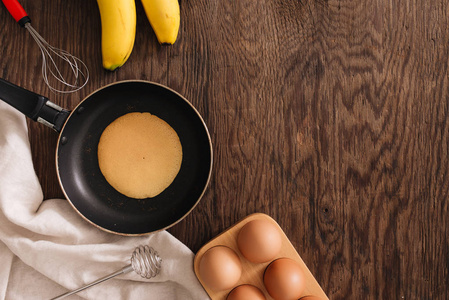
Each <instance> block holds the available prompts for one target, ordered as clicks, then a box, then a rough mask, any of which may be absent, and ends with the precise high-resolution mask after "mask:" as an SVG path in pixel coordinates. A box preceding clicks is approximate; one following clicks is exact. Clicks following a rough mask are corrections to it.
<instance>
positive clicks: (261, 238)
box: [237, 220, 282, 263]
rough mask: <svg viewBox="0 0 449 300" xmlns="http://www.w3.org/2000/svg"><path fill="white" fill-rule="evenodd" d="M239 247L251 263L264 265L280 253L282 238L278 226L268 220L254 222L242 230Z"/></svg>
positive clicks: (238, 237) (247, 224)
mask: <svg viewBox="0 0 449 300" xmlns="http://www.w3.org/2000/svg"><path fill="white" fill-rule="evenodd" d="M237 245H238V247H239V250H240V252H241V253H242V255H243V256H244V257H245V258H246V259H248V260H249V261H250V262H253V263H263V262H267V261H270V260H272V259H273V258H274V257H275V256H276V255H277V254H278V253H279V251H280V250H281V247H282V237H281V233H280V232H279V229H278V227H277V226H276V224H274V223H272V222H270V221H267V220H253V221H250V222H248V223H246V224H245V225H244V226H243V227H242V229H240V232H239V234H238V236H237Z"/></svg>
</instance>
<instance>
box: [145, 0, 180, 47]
mask: <svg viewBox="0 0 449 300" xmlns="http://www.w3.org/2000/svg"><path fill="white" fill-rule="evenodd" d="M141 1H142V5H143V8H144V10H145V13H146V15H147V18H148V20H149V21H150V24H151V27H152V28H153V30H154V33H155V34H156V37H157V39H158V41H159V43H160V44H174V43H175V41H176V38H177V37H178V31H179V23H180V18H181V17H180V13H179V3H178V0H141Z"/></svg>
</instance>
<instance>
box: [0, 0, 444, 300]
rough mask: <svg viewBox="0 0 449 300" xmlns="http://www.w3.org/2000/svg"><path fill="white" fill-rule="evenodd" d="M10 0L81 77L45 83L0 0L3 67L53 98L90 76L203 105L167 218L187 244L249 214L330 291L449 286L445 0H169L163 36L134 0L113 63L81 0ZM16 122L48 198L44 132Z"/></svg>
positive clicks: (377, 294)
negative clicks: (196, 180) (132, 36)
mask: <svg viewBox="0 0 449 300" xmlns="http://www.w3.org/2000/svg"><path fill="white" fill-rule="evenodd" d="M21 2H22V4H23V6H24V7H25V9H26V10H27V11H28V13H29V14H30V17H31V18H32V20H33V25H34V27H35V28H36V29H37V30H38V31H39V32H40V33H41V34H42V35H43V36H44V37H45V38H46V39H47V40H48V41H49V42H50V44H52V45H54V46H58V47H61V48H64V49H67V50H68V51H69V52H71V53H73V54H75V55H77V56H79V57H81V58H82V59H83V60H84V61H85V62H86V64H87V65H88V67H89V68H90V72H91V79H90V81H89V83H88V84H87V86H86V87H85V88H84V89H83V90H82V91H80V92H78V93H75V94H71V95H55V94H52V93H51V92H50V91H49V90H48V88H47V87H46V86H45V85H44V84H43V82H42V79H41V74H40V68H41V58H40V53H39V50H38V48H37V46H36V44H35V43H34V41H33V40H32V39H31V37H30V36H29V34H28V33H27V32H26V31H25V30H23V29H22V28H20V27H19V26H18V25H17V24H15V22H14V21H13V19H12V18H11V17H10V16H9V15H8V13H7V11H6V9H5V8H4V6H3V5H0V20H1V26H2V30H1V31H0V43H1V48H2V55H1V58H0V71H1V73H0V76H1V77H2V78H4V79H6V80H9V81H11V82H14V83H16V84H18V85H20V86H23V87H24V88H27V89H31V90H33V91H35V92H37V93H40V94H43V95H46V96H48V97H49V98H50V99H51V100H52V101H53V102H55V103H57V104H59V105H60V106H63V107H66V108H68V109H71V108H73V107H74V106H75V105H76V104H77V103H78V102H79V101H80V100H81V99H83V98H84V97H85V96H87V95H88V94H90V93H91V92H92V91H94V90H96V89H97V88H99V87H101V86H103V85H105V84H108V83H111V82H115V81H117V80H123V79H144V80H151V81H155V82H158V83H161V84H164V85H167V86H169V87H171V88H173V89H174V90H176V91H178V92H179V93H181V94H183V95H184V96H185V97H186V98H187V99H189V100H190V101H191V103H192V104H193V105H194V106H195V107H196V108H197V109H198V110H199V112H200V113H201V114H202V116H203V117H204V120H205V122H206V124H207V125H208V128H209V130H210V134H211V137H212V142H213V152H214V168H213V174H212V179H211V182H210V185H209V188H208V190H207V192H206V193H205V195H204V197H203V198H202V200H201V202H200V203H199V205H198V206H197V207H196V208H195V209H194V210H193V212H192V213H191V214H190V215H188V216H187V217H186V218H185V219H184V220H183V221H182V222H180V223H178V224H177V225H175V226H174V227H172V228H171V229H169V231H170V232H171V233H172V234H173V235H174V236H176V237H177V238H178V239H179V240H181V241H182V242H183V243H185V244H186V245H187V246H189V247H190V248H191V249H192V250H193V251H194V252H196V251H198V249H199V248H200V247H201V246H202V245H203V244H205V243H206V242H207V241H208V240H210V239H211V238H213V237H215V236H216V235H217V234H219V233H220V232H222V231H223V230H225V229H227V228H228V227H230V226H231V225H233V224H234V223H236V222H237V221H238V220H240V219H242V218H243V217H245V216H247V215H248V214H250V213H253V212H263V213H266V214H268V215H270V216H272V217H273V218H274V219H275V220H276V221H277V222H278V223H279V224H280V226H281V227H282V228H283V229H284V231H285V233H286V234H287V236H288V237H289V238H290V240H291V242H292V244H293V245H294V246H295V247H296V249H297V251H298V252H299V253H300V255H301V257H302V258H303V260H304V261H305V263H306V264H307V265H308V267H309V268H310V270H311V271H312V273H313V274H314V275H315V277H316V279H317V280H318V282H319V283H320V284H321V286H322V287H323V289H324V291H325V292H326V293H327V294H328V296H329V298H330V299H448V298H449V292H448V286H447V285H448V280H449V279H448V277H449V229H448V228H449V217H448V213H449V200H448V199H449V159H448V151H449V72H448V58H449V43H448V42H449V33H448V32H449V21H448V20H449V5H448V2H447V1H443V0H433V1H424V0H423V1H416V0H414V1H402V0H397V1H387V0H374V1H352V0H341V1H337V0H326V1H324V0H303V1H281V0H262V1H253V0H240V1H219V0H198V1H184V0H181V2H180V4H181V29H180V33H179V37H178V41H177V42H176V44H175V45H173V46H160V45H159V44H158V42H157V40H156V37H155V35H154V33H153V31H152V29H151V27H150V25H149V23H148V21H147V19H146V16H145V13H144V11H143V8H142V5H141V3H140V1H137V4H136V5H137V36H136V42H135V47H134V50H133V52H132V54H131V57H130V58H129V61H128V62H127V63H126V64H125V65H124V66H123V67H122V68H121V69H119V70H118V71H116V72H107V71H105V70H103V68H102V66H101V45H100V41H101V30H100V25H101V24H100V15H99V12H98V8H97V4H96V2H95V1H93V0H91V1H78V0H64V1H62V0H53V1H50V0H43V1H32V0H23V1H21ZM29 127H30V141H31V147H32V152H33V160H34V163H35V168H36V172H37V175H38V177H39V179H40V182H41V184H42V188H43V191H44V195H45V198H46V199H48V198H53V197H62V192H61V190H60V188H59V185H58V182H57V177H56V173H55V166H54V150H55V147H56V141H57V134H55V132H53V131H52V130H50V129H48V128H47V127H45V126H42V125H40V124H34V123H30V124H29ZM93 230H94V229H93Z"/></svg>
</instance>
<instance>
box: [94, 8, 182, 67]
mask: <svg viewBox="0 0 449 300" xmlns="http://www.w3.org/2000/svg"><path fill="white" fill-rule="evenodd" d="M134 1H135V0H97V4H98V8H99V10H100V17H101V50H102V56H103V67H104V68H105V69H106V70H110V71H114V70H115V69H117V68H119V67H121V66H123V64H124V63H125V62H126V61H127V60H128V58H129V56H130V55H131V52H132V50H133V47H134V40H135V37H136V4H135V2H134ZM141 1H142V5H143V8H144V10H145V13H146V15H147V18H148V20H149V21H150V24H151V27H152V28H153V30H154V32H155V34H156V37H157V39H158V41H159V43H160V44H174V43H175V41H176V38H177V36H178V31H179V24H180V12H179V3H178V0H141Z"/></svg>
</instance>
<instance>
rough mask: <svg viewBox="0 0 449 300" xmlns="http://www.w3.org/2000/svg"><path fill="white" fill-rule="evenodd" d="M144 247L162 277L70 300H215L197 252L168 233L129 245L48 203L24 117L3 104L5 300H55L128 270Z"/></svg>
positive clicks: (129, 278)
mask: <svg viewBox="0 0 449 300" xmlns="http://www.w3.org/2000/svg"><path fill="white" fill-rule="evenodd" d="M139 245H149V246H151V247H153V248H154V249H155V250H156V251H157V252H158V253H159V255H160V256H161V258H162V270H161V273H160V274H159V275H158V276H156V277H155V278H152V279H149V280H148V279H144V278H142V277H140V276H139V275H137V274H136V273H135V272H131V273H128V274H126V275H120V276H118V277H115V278H113V279H110V280H108V281H105V282H103V283H100V284H99V285H96V286H94V287H91V288H89V289H87V290H85V291H82V292H80V293H79V294H77V295H74V296H69V297H67V299H112V300H114V299H132V300H133V299H145V300H146V299H183V300H184V299H195V300H196V299H209V297H208V296H207V294H206V292H205V291H204V289H203V288H202V286H201V285H200V283H199V282H198V280H197V278H196V276H195V273H194V269H193V258H194V255H193V253H192V251H191V250H190V249H189V248H187V247H186V246H185V245H184V244H182V243H181V242H180V241H178V240H177V239H176V238H175V237H173V236H172V235H170V234H169V233H168V232H166V231H161V232H158V233H154V234H150V235H146V236H141V237H125V236H118V235H115V234H110V233H106V232H103V231H102V230H99V229H97V228H96V227H94V226H92V225H90V224H89V223H87V222H86V221H85V220H83V219H82V218H81V217H80V216H78V214H77V213H76V212H75V211H74V210H73V209H72V208H71V206H70V204H69V203H68V202H67V201H66V200H64V199H49V200H46V201H43V194H42V190H41V187H40V184H39V182H38V179H37V176H36V174H35V172H34V168H33V164H32V160H31V152H30V145H29V141H28V135H27V126H26V121H25V117H24V116H23V115H22V114H21V113H19V112H18V111H16V110H15V109H13V108H11V107H10V106H9V105H7V104H6V103H4V102H3V101H0V263H1V265H0V299H14V300H16V299H33V300H34V299H49V298H53V297H56V296H58V295H60V294H62V293H65V292H67V291H68V290H73V289H76V288H78V287H81V286H83V285H85V284H87V283H90V282H92V281H94V280H96V279H98V278H101V277H103V276H106V275H108V274H110V273H113V272H115V271H118V270H120V269H122V268H123V267H124V266H126V265H128V264H129V263H130V258H131V255H132V252H133V251H134V249H135V248H136V247H137V246H139Z"/></svg>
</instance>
